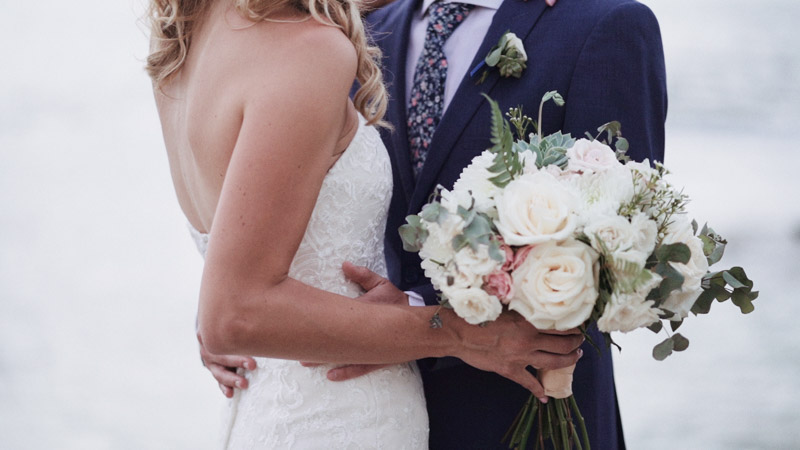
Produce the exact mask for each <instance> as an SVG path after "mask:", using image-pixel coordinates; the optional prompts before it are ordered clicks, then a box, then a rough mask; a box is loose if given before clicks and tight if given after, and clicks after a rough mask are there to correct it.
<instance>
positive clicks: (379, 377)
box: [190, 117, 428, 450]
mask: <svg viewBox="0 0 800 450" xmlns="http://www.w3.org/2000/svg"><path fill="white" fill-rule="evenodd" d="M391 195H392V172H391V164H390V161H389V156H388V154H387V152H386V148H385V147H384V145H383V142H382V141H381V139H380V136H379V134H378V132H377V130H375V128H374V127H371V126H367V125H366V124H365V122H364V119H363V118H361V117H359V126H358V131H357V132H356V135H355V137H354V138H353V141H352V143H351V144H350V145H349V146H348V148H347V149H346V150H345V152H344V153H343V154H342V156H341V157H340V158H339V160H338V161H337V162H336V163H335V164H334V166H333V167H332V168H331V169H330V171H329V172H328V174H327V175H326V177H325V180H324V181H323V184H322V188H321V189H320V193H319V197H318V198H317V203H316V206H315V207H314V212H313V214H312V216H311V219H310V221H309V223H308V228H307V229H306V233H305V236H304V237H303V241H302V243H301V244H300V247H299V248H298V250H297V254H296V255H295V258H294V261H293V262H292V265H291V268H290V270H289V276H290V277H292V278H294V279H296V280H299V281H301V282H303V283H306V284H308V285H311V286H314V287H317V288H320V289H324V290H326V291H330V292H334V293H337V294H341V295H346V296H348V297H356V296H358V295H360V294H361V293H362V291H361V289H360V288H359V287H358V286H357V285H356V284H354V283H351V282H349V281H347V280H346V279H345V278H344V275H343V274H342V269H341V265H342V262H343V261H350V262H352V263H354V264H358V265H363V266H367V267H369V268H370V269H371V270H373V271H374V272H376V273H378V274H381V275H384V276H385V275H386V261H385V259H384V254H383V235H384V229H385V227H386V216H387V209H388V206H389V201H390V197H391ZM190 228H191V227H190ZM191 231H192V233H193V235H194V238H195V241H196V242H197V245H198V249H199V250H200V252H201V253H202V254H203V255H205V249H206V246H207V244H208V236H207V235H204V234H200V233H199V232H197V231H196V230H194V229H192V230H191ZM364 320H369V318H368V317H365V318H364ZM353 326H358V324H357V323H354V324H353ZM256 361H257V362H258V368H257V369H256V370H253V371H247V372H246V377H247V379H248V380H249V382H250V386H249V388H248V389H245V390H238V389H237V390H236V393H235V395H234V397H233V398H232V399H231V400H230V401H229V403H228V408H227V411H226V413H225V414H226V419H225V425H224V430H223V433H222V434H223V439H222V447H223V448H230V449H237V450H238V449H253V448H258V449H290V448H292V449H323V448H330V449H337V450H338V449H379V448H385V449H426V448H427V446H428V415H427V411H426V409H425V398H424V394H423V391H422V382H421V379H420V377H419V372H418V370H417V367H416V364H415V363H413V362H412V363H408V364H402V365H396V366H392V367H388V368H385V369H382V370H379V371H376V372H373V373H371V374H369V375H366V376H363V377H360V378H357V379H354V380H349V381H345V382H332V381H329V380H328V379H327V378H326V372H327V371H328V369H330V368H331V367H332V366H321V367H317V368H306V367H302V366H301V365H300V363H299V362H297V361H287V360H280V359H269V358H256Z"/></svg>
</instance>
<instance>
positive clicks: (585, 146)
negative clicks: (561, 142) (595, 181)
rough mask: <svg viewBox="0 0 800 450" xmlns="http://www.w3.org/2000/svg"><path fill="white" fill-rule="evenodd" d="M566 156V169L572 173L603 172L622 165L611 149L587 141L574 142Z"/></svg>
mask: <svg viewBox="0 0 800 450" xmlns="http://www.w3.org/2000/svg"><path fill="white" fill-rule="evenodd" d="M567 156H568V157H569V164H568V165H567V169H568V170H570V171H573V172H584V173H593V172H604V171H606V170H608V169H612V168H614V167H618V166H621V165H622V163H620V162H619V160H618V159H617V155H616V153H614V150H611V147H609V146H607V145H606V144H603V143H602V142H600V141H590V140H589V139H578V140H577V141H575V144H574V145H573V146H572V147H570V148H569V149H567Z"/></svg>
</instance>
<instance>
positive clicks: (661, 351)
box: [653, 338, 675, 361]
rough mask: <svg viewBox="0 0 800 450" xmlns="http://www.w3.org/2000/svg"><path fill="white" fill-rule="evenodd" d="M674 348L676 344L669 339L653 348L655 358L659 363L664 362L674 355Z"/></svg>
mask: <svg viewBox="0 0 800 450" xmlns="http://www.w3.org/2000/svg"><path fill="white" fill-rule="evenodd" d="M674 348H675V342H673V341H672V338H667V339H665V340H664V341H663V342H661V343H660V344H658V345H656V346H655V347H654V348H653V358H655V359H656V360H657V361H663V360H665V359H667V357H668V356H669V355H671V354H672V350H673V349H674Z"/></svg>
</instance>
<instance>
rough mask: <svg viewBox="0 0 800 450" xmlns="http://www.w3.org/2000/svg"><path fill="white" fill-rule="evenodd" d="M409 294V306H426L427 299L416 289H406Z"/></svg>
mask: <svg viewBox="0 0 800 450" xmlns="http://www.w3.org/2000/svg"><path fill="white" fill-rule="evenodd" d="M405 292H406V295H408V306H425V300H424V299H423V298H422V296H421V295H419V294H417V293H416V292H414V291H405Z"/></svg>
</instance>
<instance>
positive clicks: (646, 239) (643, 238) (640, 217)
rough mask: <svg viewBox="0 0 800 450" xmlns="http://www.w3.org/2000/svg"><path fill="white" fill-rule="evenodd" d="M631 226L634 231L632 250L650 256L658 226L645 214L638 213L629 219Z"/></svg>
mask: <svg viewBox="0 0 800 450" xmlns="http://www.w3.org/2000/svg"><path fill="white" fill-rule="evenodd" d="M631 226H632V227H633V229H634V230H635V233H636V236H635V238H634V248H635V249H636V250H638V251H640V252H642V253H646V254H647V256H650V255H651V254H652V253H653V250H654V249H655V248H656V240H657V239H658V224H656V222H655V221H654V220H653V219H651V218H649V217H648V216H647V214H642V213H638V214H636V215H635V216H633V217H632V218H631Z"/></svg>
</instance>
